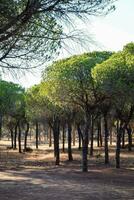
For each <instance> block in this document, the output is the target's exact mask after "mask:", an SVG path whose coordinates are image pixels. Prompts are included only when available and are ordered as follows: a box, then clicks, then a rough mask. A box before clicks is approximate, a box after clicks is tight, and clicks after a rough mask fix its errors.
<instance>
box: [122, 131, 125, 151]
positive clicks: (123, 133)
mask: <svg viewBox="0 0 134 200" xmlns="http://www.w3.org/2000/svg"><path fill="white" fill-rule="evenodd" d="M122 148H123V149H124V148H125V129H123V130H122Z"/></svg>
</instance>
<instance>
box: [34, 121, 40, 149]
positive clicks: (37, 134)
mask: <svg viewBox="0 0 134 200" xmlns="http://www.w3.org/2000/svg"><path fill="white" fill-rule="evenodd" d="M35 125H36V149H38V146H39V125H38V122H36V124H35Z"/></svg>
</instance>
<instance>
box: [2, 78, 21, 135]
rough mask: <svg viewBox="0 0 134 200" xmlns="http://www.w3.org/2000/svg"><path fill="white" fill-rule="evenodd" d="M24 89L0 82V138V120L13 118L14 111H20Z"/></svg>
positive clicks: (16, 85)
mask: <svg viewBox="0 0 134 200" xmlns="http://www.w3.org/2000/svg"><path fill="white" fill-rule="evenodd" d="M23 94H24V89H23V88H22V87H21V86H19V85H18V84H14V83H11V82H7V81H3V80H0V138H1V134H2V132H1V128H2V118H3V117H4V116H5V115H6V116H11V117H14V116H15V115H16V111H18V112H21V111H20V104H21V102H22V100H23V99H24V96H23Z"/></svg>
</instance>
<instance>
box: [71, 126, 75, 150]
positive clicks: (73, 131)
mask: <svg viewBox="0 0 134 200" xmlns="http://www.w3.org/2000/svg"><path fill="white" fill-rule="evenodd" d="M72 133H73V146H75V127H74V126H73V128H72Z"/></svg>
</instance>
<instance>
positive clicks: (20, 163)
mask: <svg viewBox="0 0 134 200" xmlns="http://www.w3.org/2000/svg"><path fill="white" fill-rule="evenodd" d="M7 145H9V144H8V142H4V141H0V200H37V199H38V200H53V199H55V200H113V199H116V200H134V152H131V153H128V152H127V150H125V151H123V152H122V157H121V164H122V168H121V169H115V168H114V164H115V163H114V162H115V161H114V150H113V147H111V148H110V160H111V164H110V165H109V166H105V165H104V157H103V148H102V149H101V150H99V149H96V150H95V156H94V157H92V158H89V172H88V173H82V172H81V160H80V157H81V155H80V154H81V153H80V152H79V151H77V149H76V148H74V150H73V152H74V153H73V156H74V161H73V162H68V161H67V154H63V153H62V154H61V165H60V166H55V165H54V159H53V151H52V148H50V149H49V148H48V145H41V146H40V149H39V150H34V151H33V152H32V153H26V154H24V153H22V154H19V153H18V152H17V151H13V150H7V149H6V146H7ZM133 151H134V150H133Z"/></svg>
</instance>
